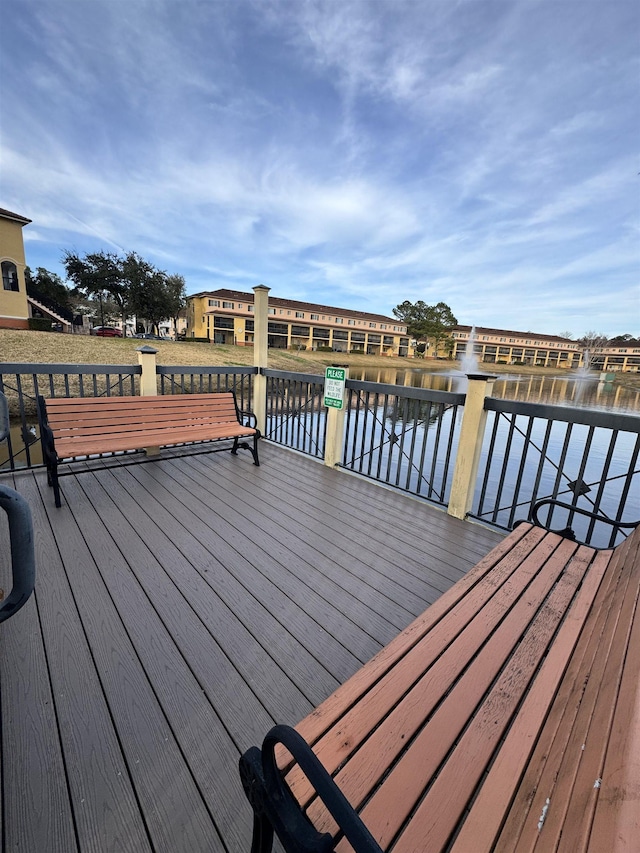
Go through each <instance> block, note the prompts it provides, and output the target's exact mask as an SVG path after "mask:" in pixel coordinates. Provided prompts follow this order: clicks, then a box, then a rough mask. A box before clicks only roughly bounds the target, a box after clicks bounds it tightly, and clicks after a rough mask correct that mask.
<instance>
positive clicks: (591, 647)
mask: <svg viewBox="0 0 640 853" xmlns="http://www.w3.org/2000/svg"><path fill="white" fill-rule="evenodd" d="M611 569H612V571H610V572H609V573H608V576H607V584H606V588H604V589H603V595H602V597H601V598H600V599H599V600H598V601H597V602H596V604H595V605H594V608H593V611H592V613H591V614H590V617H589V620H588V621H587V623H586V625H585V631H584V632H583V635H582V637H581V643H580V645H579V646H578V648H577V650H576V651H577V653H576V655H575V656H574V658H573V659H572V661H571V665H570V667H569V668H568V670H567V673H566V674H565V677H564V679H563V684H562V687H561V689H560V691H559V693H558V696H557V698H556V701H555V702H554V706H553V708H552V709H551V712H550V714H549V718H548V720H547V721H546V723H545V726H544V727H543V729H542V731H541V735H540V738H539V742H538V744H537V746H536V749H535V751H534V753H533V755H532V758H531V760H530V762H529V767H528V768H527V774H526V775H525V777H524V779H523V781H522V783H521V785H520V787H519V789H518V791H517V793H516V797H515V799H514V803H513V805H512V807H511V810H510V813H509V815H508V819H507V822H506V823H505V828H504V830H503V833H502V835H501V838H500V844H499V845H498V847H497V849H504V850H511V849H512V844H513V838H514V837H516V838H517V837H520V838H521V843H522V844H523V845H525V849H527V848H529V849H534V845H535V843H536V842H537V841H538V837H539V838H540V843H542V839H543V838H544V840H545V845H546V844H551V849H554V841H553V839H554V838H556V839H557V838H558V836H559V833H560V832H562V829H563V827H564V826H565V824H566V819H567V810H568V808H569V804H570V803H571V802H572V801H573V800H574V798H575V799H576V801H580V803H581V806H585V805H590V808H591V810H593V807H594V806H595V798H598V797H599V794H600V792H599V789H598V788H597V787H596V780H597V779H598V778H600V776H601V775H602V760H603V759H602V754H603V753H602V750H603V749H604V748H606V744H607V741H608V732H609V728H610V725H611V722H610V720H609V722H606V720H605V719H603V718H600V723H601V726H598V727H594V726H593V719H594V711H595V709H596V707H597V705H598V704H600V705H601V706H602V709H603V710H604V711H605V717H606V716H607V715H608V714H609V710H610V709H611V710H612V709H613V707H615V704H616V693H617V690H616V689H615V684H611V683H607V680H608V678H609V676H610V675H611V676H612V677H613V678H614V679H616V677H617V672H618V670H619V667H620V666H621V661H620V660H618V661H616V659H615V658H616V651H615V649H616V644H615V643H614V642H613V641H614V638H615V633H616V629H617V628H618V627H619V626H622V631H623V635H624V638H625V639H624V643H623V644H622V645H618V646H617V648H618V655H622V654H624V651H625V650H626V643H627V641H628V625H629V618H630V617H629V606H630V603H629V593H630V592H631V600H632V601H634V602H635V601H637V595H638V567H637V566H636V567H635V569H634V567H633V564H631V565H627V566H625V565H624V564H623V563H622V562H621V561H620V560H615V562H614V559H612V563H611ZM631 570H633V571H634V572H635V581H634V583H633V584H632V585H631V586H630V585H629V581H630V580H631V577H630V573H631ZM612 653H613V654H612ZM594 762H595V764H596V765H598V769H597V770H595V769H594V768H593V763H594ZM589 765H591V768H590V770H589V777H588V779H587V780H586V783H585V780H584V779H583V780H582V781H580V780H579V778H578V774H579V771H580V768H581V767H589ZM591 775H593V778H591ZM532 786H535V787H532ZM547 799H549V800H550V804H549V806H548V808H547V810H546V812H545V821H544V827H543V830H544V831H543V832H539V831H537V828H536V831H535V832H534V825H535V824H536V822H537V821H538V820H539V817H540V815H541V814H542V810H543V809H544V807H545V805H546V800H547ZM589 800H591V803H589ZM570 824H571V826H572V828H573V830H572V832H571V837H572V842H573V845H574V846H573V847H572V848H571V849H572V850H573V849H575V851H579V850H582V849H586V847H584V846H580V844H579V838H580V835H581V834H582V833H581V832H580V830H579V828H580V827H582V826H584V827H585V828H588V827H589V826H590V824H591V819H590V816H589V814H588V812H587V813H583V812H579V813H578V815H577V822H576V814H575V812H574V813H573V819H570ZM587 838H588V834H587ZM583 843H584V844H586V843H587V839H586V838H584V837H583ZM542 849H545V848H544V847H543V848H542Z"/></svg>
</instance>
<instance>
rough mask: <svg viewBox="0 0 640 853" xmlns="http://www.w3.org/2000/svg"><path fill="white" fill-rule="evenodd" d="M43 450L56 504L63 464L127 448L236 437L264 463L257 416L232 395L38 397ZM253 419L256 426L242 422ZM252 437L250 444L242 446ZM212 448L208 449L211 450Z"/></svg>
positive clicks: (235, 446)
mask: <svg viewBox="0 0 640 853" xmlns="http://www.w3.org/2000/svg"><path fill="white" fill-rule="evenodd" d="M38 417H39V421H40V435H41V436H42V452H43V457H44V462H45V464H46V466H47V474H48V478H49V485H51V486H53V490H54V495H55V502H56V506H57V507H59V506H60V488H59V485H58V463H59V462H61V461H63V460H67V459H75V458H78V457H89V456H95V455H98V454H102V453H117V452H122V451H127V450H142V449H144V448H156V447H167V446H169V445H182V444H190V443H193V442H211V441H220V440H225V439H233V446H232V448H231V452H232V453H233V454H235V453H237V451H238V448H239V447H242V448H245V449H247V450H250V451H251V453H252V455H253V461H254V463H255V464H256V465H259V464H260V462H259V459H258V443H257V442H258V438H260V432H259V431H258V430H257V429H256V428H255V416H254V415H252V414H249V413H246V412H241V411H240V410H239V409H238V405H237V403H236V397H235V394H234V393H233V392H232V391H222V392H217V393H214V394H171V395H165V396H158V397H55V398H51V399H49V400H45V399H44V397H38ZM244 419H253V423H254V426H248V425H246V424H245V423H243V420H244ZM241 438H251V439H252V442H251V444H249V443H247V442H241V441H240V439H241ZM209 449H211V448H207V450H209Z"/></svg>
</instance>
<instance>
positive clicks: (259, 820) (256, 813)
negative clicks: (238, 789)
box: [240, 747, 273, 853]
mask: <svg viewBox="0 0 640 853" xmlns="http://www.w3.org/2000/svg"><path fill="white" fill-rule="evenodd" d="M240 779H241V780H242V787H243V788H244V791H245V794H246V795H247V799H248V800H249V803H250V804H251V808H252V809H253V837H252V839H251V853H271V850H272V848H273V826H272V825H271V821H270V820H269V818H268V817H267V814H266V811H265V789H264V778H263V776H262V757H261V754H260V750H259V749H258V748H257V747H253V748H252V749H250V750H248V751H247V752H246V753H245V754H244V755H243V756H242V757H241V758H240Z"/></svg>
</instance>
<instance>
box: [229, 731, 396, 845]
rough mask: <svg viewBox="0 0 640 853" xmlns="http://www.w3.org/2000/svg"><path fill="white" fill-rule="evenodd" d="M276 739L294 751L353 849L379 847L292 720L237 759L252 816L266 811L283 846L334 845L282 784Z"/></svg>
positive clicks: (262, 815) (261, 815)
mask: <svg viewBox="0 0 640 853" xmlns="http://www.w3.org/2000/svg"><path fill="white" fill-rule="evenodd" d="M278 744H282V745H283V746H284V747H285V748H286V749H287V750H288V751H289V752H290V753H291V755H292V756H293V757H294V759H295V761H296V762H297V764H298V766H299V767H300V768H301V770H302V771H303V773H304V774H305V775H306V777H307V778H308V779H309V781H310V782H311V784H312V785H313V788H314V790H315V791H316V793H317V794H318V796H319V797H320V799H321V800H322V802H323V803H324V805H325V807H326V808H327V811H328V812H329V813H330V814H331V816H332V817H333V819H334V820H335V821H336V823H337V824H338V826H339V827H340V829H341V831H342V832H343V833H344V835H345V837H346V838H347V840H348V841H349V843H350V844H351V846H352V847H353V849H354V850H355V851H357V853H382V850H381V848H380V846H379V845H378V843H377V842H376V840H375V839H374V837H373V836H372V835H371V833H370V832H369V830H368V829H367V828H366V826H365V825H364V823H363V822H362V821H361V820H360V817H359V816H358V814H356V812H355V811H354V809H353V807H352V806H351V804H350V803H349V801H348V800H347V798H346V797H345V796H344V794H343V793H342V791H341V790H340V788H339V787H338V786H337V785H336V783H335V782H334V781H333V779H332V778H331V776H330V775H329V773H327V771H326V769H325V768H324V767H323V765H322V764H321V762H320V761H319V760H318V758H317V757H316V755H315V753H314V752H313V750H312V749H311V747H310V746H309V745H308V744H307V742H306V741H305V740H304V738H303V737H302V736H301V735H300V734H298V732H297V731H296V730H295V729H293V728H291V726H282V725H280V726H274V727H273V728H272V729H271V731H270V732H269V733H268V734H267V736H266V737H265V739H264V741H263V744H262V750H259V749H258V748H257V747H253V748H252V749H250V750H248V751H247V752H246V753H245V754H244V755H243V756H242V758H241V759H240V776H241V778H242V784H243V786H244V789H245V792H246V794H247V797H248V799H249V802H250V803H251V805H252V806H253V809H254V812H255V813H256V821H258V820H260V819H264V818H265V817H266V818H267V820H268V821H269V823H270V824H271V826H272V827H273V829H274V830H275V832H276V834H277V835H278V837H279V839H280V841H281V842H282V844H283V846H284V848H285V850H287V851H290V850H291V851H309V853H312V851H313V853H329V851H332V850H333V849H334V843H333V837H332V836H331V835H330V834H329V833H322V834H321V833H319V832H318V831H317V830H316V829H315V828H314V827H313V825H312V824H311V822H310V821H309V820H308V819H307V817H306V816H305V814H304V812H303V811H302V809H301V808H300V805H299V804H298V802H297V800H296V799H295V797H294V796H293V794H292V793H291V790H290V789H289V786H288V785H287V784H286V782H285V780H284V777H283V774H282V772H281V770H280V769H279V767H278V765H277V762H276V757H275V749H276V746H277V745H278ZM269 849H270V845H269Z"/></svg>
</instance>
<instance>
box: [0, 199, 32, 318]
mask: <svg viewBox="0 0 640 853" xmlns="http://www.w3.org/2000/svg"><path fill="white" fill-rule="evenodd" d="M30 222H31V220H30V219H27V218H26V217H24V216H20V215H19V214H18V213H12V212H11V211H10V210H4V209H3V208H0V263H1V265H2V289H1V290H0V328H4V329H28V328H29V306H28V303H27V288H26V285H25V281H24V268H25V257H24V242H23V239H22V229H23V228H24V226H25V225H28V224H29V223H30Z"/></svg>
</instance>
